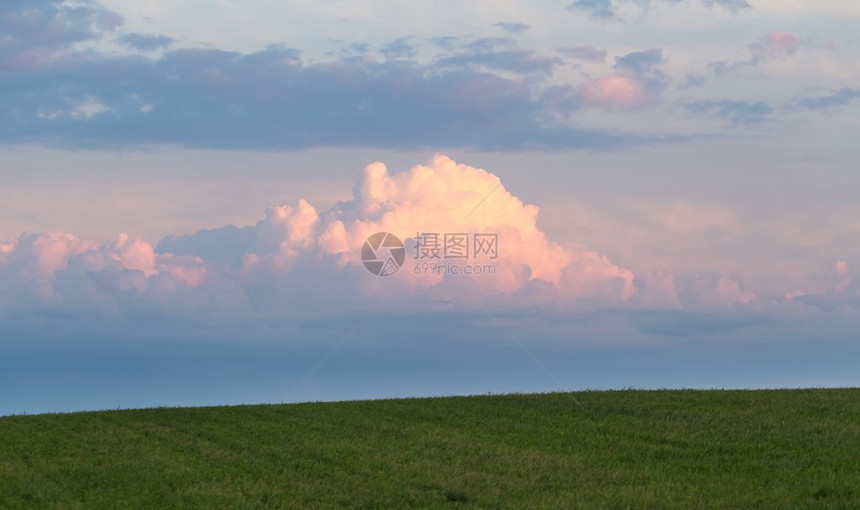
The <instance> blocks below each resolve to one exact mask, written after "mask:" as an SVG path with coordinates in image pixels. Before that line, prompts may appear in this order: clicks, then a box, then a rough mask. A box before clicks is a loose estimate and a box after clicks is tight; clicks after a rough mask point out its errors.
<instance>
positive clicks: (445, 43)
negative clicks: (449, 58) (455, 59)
mask: <svg viewBox="0 0 860 510" xmlns="http://www.w3.org/2000/svg"><path fill="white" fill-rule="evenodd" d="M457 39H458V38H457V37H454V36H453V35H443V36H439V37H431V38H430V39H428V40H429V41H430V42H431V43H433V44H435V45H436V46H439V47H440V48H444V49H446V50H450V49H451V48H453V47H454V43H455V42H456V41H457Z"/></svg>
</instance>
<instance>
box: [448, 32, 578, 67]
mask: <svg viewBox="0 0 860 510" xmlns="http://www.w3.org/2000/svg"><path fill="white" fill-rule="evenodd" d="M560 63H561V60H559V59H558V58H556V57H550V56H544V55H540V54H538V53H536V52H534V51H532V50H526V49H522V48H519V47H518V46H517V44H516V41H514V40H513V39H510V38H507V37H487V38H482V39H478V40H476V41H472V42H470V43H468V44H466V45H464V46H463V47H462V49H461V50H460V51H458V52H457V53H455V54H454V55H449V56H444V57H440V58H438V59H437V60H436V64H437V65H438V66H440V67H442V68H447V67H473V66H477V67H478V68H480V69H490V70H501V71H512V72H515V73H519V74H529V73H543V74H549V73H551V72H552V69H553V67H554V66H556V65H558V64H560Z"/></svg>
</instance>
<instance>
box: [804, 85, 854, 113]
mask: <svg viewBox="0 0 860 510" xmlns="http://www.w3.org/2000/svg"><path fill="white" fill-rule="evenodd" d="M857 98H860V89H852V88H848V87H845V88H842V89H839V90H837V91H836V92H833V93H831V94H827V95H824V96H807V97H798V98H795V99H794V101H793V104H794V105H796V106H801V107H803V108H809V109H810V110H828V109H830V108H832V107H834V106H844V105H847V104H848V103H850V102H851V101H853V100H854V99H857Z"/></svg>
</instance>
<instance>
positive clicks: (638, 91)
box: [579, 74, 645, 109]
mask: <svg viewBox="0 0 860 510" xmlns="http://www.w3.org/2000/svg"><path fill="white" fill-rule="evenodd" d="M579 95H580V98H581V99H582V101H583V102H584V103H585V104H587V105H588V106H599V107H603V108H612V107H619V108H623V109H635V108H638V107H640V106H642V105H643V104H644V103H645V93H644V92H643V90H642V87H641V86H640V85H639V83H637V81H636V80H634V79H633V78H631V77H628V76H624V75H623V74H614V75H612V76H608V77H606V78H600V79H597V80H593V81H590V82H588V83H586V84H584V85H583V86H582V88H580V92H579Z"/></svg>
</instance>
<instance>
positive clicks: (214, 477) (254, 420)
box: [0, 389, 860, 509]
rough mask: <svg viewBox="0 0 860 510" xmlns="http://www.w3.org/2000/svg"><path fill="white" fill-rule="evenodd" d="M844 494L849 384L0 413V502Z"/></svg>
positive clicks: (855, 437)
mask: <svg viewBox="0 0 860 510" xmlns="http://www.w3.org/2000/svg"><path fill="white" fill-rule="evenodd" d="M341 506H345V507H356V508H403V507H436V508H446V507H464V508H466V507H474V508H574V507H582V508H860V389H832V390H779V391H612V392H580V393H556V394H544V395H504V396H477V397H457V398H432V399H406V400H384V401H366V402H340V403H311V404H294V405H260V406H238V407H215V408H189V409H166V408H162V409H145V410H131V411H109V412H92V413H76V414H66V415H38V416H11V417H4V418H0V508H4V509H13V508H64V509H65V508H302V507H308V508H328V507H341Z"/></svg>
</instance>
